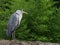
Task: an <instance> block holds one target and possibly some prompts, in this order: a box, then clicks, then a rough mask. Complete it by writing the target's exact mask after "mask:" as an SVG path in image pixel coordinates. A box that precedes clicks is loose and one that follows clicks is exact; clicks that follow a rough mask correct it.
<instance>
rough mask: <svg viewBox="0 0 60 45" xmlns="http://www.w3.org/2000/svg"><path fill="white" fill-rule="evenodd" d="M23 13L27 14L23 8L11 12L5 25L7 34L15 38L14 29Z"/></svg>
mask: <svg viewBox="0 0 60 45" xmlns="http://www.w3.org/2000/svg"><path fill="white" fill-rule="evenodd" d="M23 13H25V14H28V13H27V12H24V11H23V10H17V11H16V12H15V13H13V14H12V16H11V17H10V19H9V22H8V25H7V31H6V34H7V36H12V38H13V39H14V38H15V34H14V30H15V29H16V28H17V27H18V26H19V25H20V22H21V19H22V16H23Z"/></svg>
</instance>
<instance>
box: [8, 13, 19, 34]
mask: <svg viewBox="0 0 60 45" xmlns="http://www.w3.org/2000/svg"><path fill="white" fill-rule="evenodd" d="M18 21H19V20H18V17H16V13H14V14H13V15H12V16H11V17H10V19H9V22H8V26H7V35H11V33H12V32H13V31H14V29H15V28H16V27H17V26H18Z"/></svg>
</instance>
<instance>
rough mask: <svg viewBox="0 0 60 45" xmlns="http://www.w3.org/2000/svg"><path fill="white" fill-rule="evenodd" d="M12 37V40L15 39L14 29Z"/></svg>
mask: <svg viewBox="0 0 60 45" xmlns="http://www.w3.org/2000/svg"><path fill="white" fill-rule="evenodd" d="M12 39H13V40H15V39H16V38H15V31H14V32H12Z"/></svg>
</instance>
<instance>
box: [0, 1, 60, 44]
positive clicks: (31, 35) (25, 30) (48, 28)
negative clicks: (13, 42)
mask: <svg viewBox="0 0 60 45" xmlns="http://www.w3.org/2000/svg"><path fill="white" fill-rule="evenodd" d="M18 9H23V10H24V11H26V12H28V15H26V14H24V15H23V19H22V21H21V24H20V26H19V27H18V28H17V29H16V30H15V34H16V38H17V39H18V40H26V41H43V42H58V43H60V0H0V39H5V38H6V30H7V24H8V21H9V18H10V16H11V15H12V13H14V12H15V11H16V10H18Z"/></svg>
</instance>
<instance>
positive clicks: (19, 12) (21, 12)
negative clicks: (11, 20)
mask: <svg viewBox="0 0 60 45" xmlns="http://www.w3.org/2000/svg"><path fill="white" fill-rule="evenodd" d="M16 13H18V14H23V13H25V14H28V13H27V12H25V11H23V10H17V11H16Z"/></svg>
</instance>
